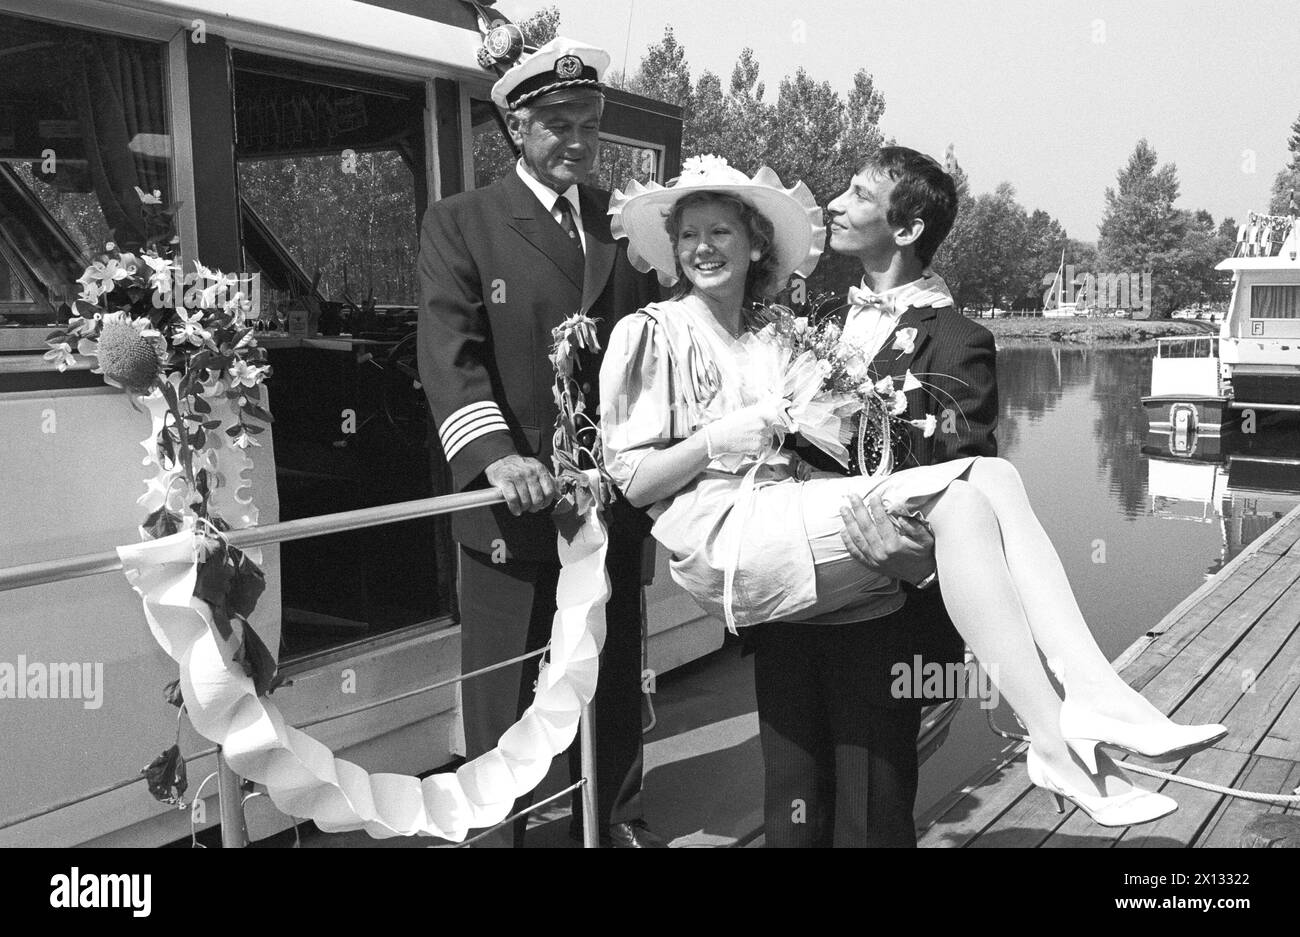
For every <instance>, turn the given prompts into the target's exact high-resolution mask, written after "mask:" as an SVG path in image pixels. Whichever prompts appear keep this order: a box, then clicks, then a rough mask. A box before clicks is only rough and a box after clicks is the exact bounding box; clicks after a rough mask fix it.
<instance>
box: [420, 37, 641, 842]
mask: <svg viewBox="0 0 1300 937" xmlns="http://www.w3.org/2000/svg"><path fill="white" fill-rule="evenodd" d="M608 64H609V55H608V54H607V53H606V52H604V51H603V50H601V49H598V48H595V47H592V46H588V45H584V44H582V43H578V42H574V41H572V40H569V39H564V38H557V39H555V40H553V41H551V42H549V43H547V44H546V45H545V46H543V47H541V48H540V49H538V50H537V51H536V52H534V53H532V54H530V55H526V56H525V57H524V58H523V59H522V60H521V61H520V62H519V63H518V64H517V65H515V66H514V67H513V68H511V69H510V70H509V71H508V72H506V73H505V75H504V76H503V77H502V78H501V79H500V81H498V82H497V83H496V85H495V86H494V87H493V89H492V99H493V100H494V101H495V102H496V104H497V105H498V106H499V107H501V108H502V109H503V110H504V111H505V112H506V124H507V129H508V130H509V133H510V136H511V139H513V141H514V142H515V144H516V145H517V146H518V147H519V149H520V150H521V151H522V154H523V155H522V157H521V158H520V160H519V162H518V164H517V165H516V167H515V169H514V170H512V171H510V172H508V173H507V174H506V175H505V177H504V178H502V179H501V180H499V181H497V182H495V183H494V184H492V185H490V186H487V187H485V188H482V189H477V190H474V191H471V192H465V193H462V194H460V195H455V196H452V197H450V198H447V199H444V200H442V201H440V202H437V203H434V204H432V205H430V206H429V209H428V211H427V212H426V213H425V216H424V221H423V227H422V231H421V238H420V258H419V275H420V288H421V294H422V297H421V298H422V305H421V308H420V320H419V369H420V378H421V381H422V382H423V385H424V387H425V390H426V392H427V393H428V396H429V402H430V406H431V409H432V416H433V419H434V421H435V423H436V425H437V428H438V436H439V439H440V440H441V443H442V448H443V453H444V454H445V456H446V458H447V462H448V464H449V465H450V468H451V474H452V478H453V483H454V487H455V490H456V491H466V490H470V489H475V488H486V487H489V486H491V487H495V488H497V489H498V490H499V491H500V492H501V493H502V495H503V496H504V497H505V504H502V505H497V506H494V507H492V508H490V509H487V508H485V509H479V510H474V511H463V512H459V513H457V514H456V515H454V520H453V526H452V532H453V536H454V537H455V539H456V541H457V542H458V543H459V544H460V556H459V561H460V562H459V567H460V572H459V596H460V620H461V664H462V668H463V672H469V671H471V670H477V669H479V668H481V667H486V666H488V665H491V664H495V663H497V662H499V661H502V660H506V659H509V658H513V657H517V656H519V655H521V654H524V653H525V652H527V651H531V650H535V649H537V648H540V647H542V646H543V645H544V644H545V643H546V641H547V639H548V637H549V634H550V629H551V620H552V617H553V616H554V613H555V587H556V580H557V577H558V575H559V570H560V565H559V559H558V556H557V553H556V545H555V544H556V529H555V525H554V523H553V522H552V520H551V518H550V516H549V508H550V506H551V504H552V502H553V501H554V499H555V496H556V494H557V486H556V481H555V479H554V477H553V475H552V473H551V433H552V429H553V426H554V423H555V418H556V406H555V402H554V400H553V397H552V393H551V384H552V379H553V372H552V368H551V364H550V362H549V360H548V358H547V354H548V352H549V346H550V342H551V329H552V328H554V327H555V326H557V325H559V324H560V322H561V321H562V320H564V319H565V318H566V317H568V316H571V315H573V314H574V313H576V312H578V311H580V310H584V311H586V312H587V314H588V315H590V316H591V317H593V318H595V319H598V320H599V329H598V333H599V336H600V339H601V346H602V347H604V344H605V340H606V339H607V337H608V335H609V332H610V329H611V328H612V327H613V325H614V323H615V322H616V321H617V320H618V318H619V317H620V316H623V315H627V314H629V313H632V312H635V311H636V310H637V309H639V308H641V307H642V306H644V305H645V304H646V303H647V302H651V301H653V300H655V299H657V298H658V296H657V287H656V285H655V283H654V281H653V279H651V278H648V277H646V276H645V275H643V274H640V273H637V272H636V271H635V270H634V269H633V268H632V266H631V265H630V264H629V263H628V260H627V257H626V253H625V247H622V246H619V245H616V244H615V242H614V240H613V238H612V237H611V236H610V229H609V216H608V215H607V214H606V212H607V209H608V204H609V193H608V192H606V191H603V190H601V189H596V188H592V187H591V186H588V185H586V179H587V176H588V174H589V173H590V172H591V169H592V165H593V163H594V162H595V160H596V155H597V150H598V148H599V142H600V141H599V132H600V119H601V113H602V111H603V108H604V95H603V94H602V91H601V84H600V79H601V76H602V75H603V73H604V70H605V68H606V67H607V66H608ZM599 366H600V362H599V359H598V358H596V357H595V356H587V357H586V358H585V359H582V360H581V371H580V375H579V380H584V378H583V377H582V375H586V376H587V379H586V380H587V381H588V383H587V385H586V386H584V387H583V390H584V393H586V395H587V397H588V411H589V412H593V413H594V412H597V403H598V402H597V401H596V400H595V391H596V385H597V381H596V376H597V374H598V372H599ZM607 520H608V524H609V528H610V545H609V553H608V560H607V569H608V572H609V576H610V582H611V586H612V595H611V597H610V600H609V603H608V605H607V607H606V620H607V623H608V633H607V637H606V641H605V647H604V652H603V655H602V658H601V671H600V681H599V684H598V687H597V690H596V696H595V709H596V739H597V745H596V751H597V766H596V769H597V781H598V792H599V819H600V822H601V826H602V829H601V836H602V842H604V843H605V844H608V845H613V846H627V847H658V846H663V845H665V844H664V842H663V840H661V839H660V838H659V837H657V836H655V835H654V834H653V833H652V832H650V831H649V830H648V829H646V826H645V824H644V822H642V819H641V775H642V745H641V701H640V677H641V644H642V631H643V628H644V621H643V620H642V611H641V610H642V603H641V588H642V586H641V554H642V548H643V545H644V542H645V538H646V536H647V534H648V533H649V522H648V520H647V519H646V518H645V517H644V515H642V514H641V513H640V512H639V511H636V510H635V509H633V508H631V507H630V506H629V505H628V504H627V503H626V502H624V501H622V500H621V498H620V500H619V501H618V502H616V503H615V504H613V505H612V506H611V509H610V511H609V513H608V514H607ZM536 674H537V661H536V659H532V660H530V661H528V662H527V663H526V664H523V665H516V666H513V667H510V668H506V669H503V670H498V671H495V672H493V673H491V674H488V675H485V676H481V677H475V678H473V679H471V680H469V681H467V682H466V683H465V684H464V685H463V688H462V703H463V713H464V721H465V742H466V749H467V750H466V756H467V757H469V758H474V757H476V756H478V755H480V754H482V753H483V752H485V751H489V750H491V749H492V748H493V747H495V746H496V744H497V741H498V739H499V738H500V736H501V733H502V732H504V731H505V730H506V729H507V728H509V727H510V726H511V724H513V723H514V721H515V720H516V719H517V718H518V716H519V715H520V714H521V713H522V712H523V711H524V709H526V708H527V706H528V705H529V703H530V702H531V700H532V695H533V683H534V680H535V679H536ZM570 765H571V771H572V773H573V775H574V777H575V778H576V777H577V776H578V774H579V771H578V757H577V745H576V744H575V745H574V746H573V749H571V751H570ZM526 800H531V798H530V797H529V798H521V802H520V803H519V804H517V805H516V808H517V809H518V808H520V807H522V805H523V801H526ZM523 831H524V822H523V821H522V820H521V821H519V822H517V823H516V824H515V825H514V828H513V830H511V829H503V830H501V831H499V832H498V833H497V834H494V835H493V836H492V837H488V838H486V839H485V840H484V841H483V842H484V843H485V844H491V845H503V846H508V845H511V844H513V845H516V846H519V845H522V842H523Z"/></svg>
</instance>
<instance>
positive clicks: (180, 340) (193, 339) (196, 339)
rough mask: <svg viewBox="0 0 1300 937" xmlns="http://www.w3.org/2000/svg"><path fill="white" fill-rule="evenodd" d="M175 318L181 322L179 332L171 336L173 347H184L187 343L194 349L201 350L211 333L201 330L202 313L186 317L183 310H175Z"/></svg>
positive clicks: (197, 312) (198, 312)
mask: <svg viewBox="0 0 1300 937" xmlns="http://www.w3.org/2000/svg"><path fill="white" fill-rule="evenodd" d="M176 317H177V318H178V319H180V320H181V328H180V331H179V332H177V333H176V334H175V335H173V336H172V344H173V345H184V344H186V343H187V342H188V343H189V344H191V345H193V346H194V347H195V348H202V347H203V343H204V342H206V341H208V340H209V339H211V338H212V333H211V332H209V331H208V330H207V329H205V328H203V324H202V323H203V312H202V311H201V310H199V311H196V312H195V313H194V314H193V315H186V314H185V310H183V309H177V310H176Z"/></svg>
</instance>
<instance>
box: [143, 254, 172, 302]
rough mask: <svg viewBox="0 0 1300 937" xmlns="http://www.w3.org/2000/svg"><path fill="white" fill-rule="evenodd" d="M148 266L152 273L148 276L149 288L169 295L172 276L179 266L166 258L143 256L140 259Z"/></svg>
mask: <svg viewBox="0 0 1300 937" xmlns="http://www.w3.org/2000/svg"><path fill="white" fill-rule="evenodd" d="M142 259H143V260H144V262H145V263H146V264H147V265H148V266H149V269H150V270H151V271H152V273H150V274H149V286H150V287H152V288H153V289H155V290H157V291H158V292H160V293H166V294H168V295H170V294H171V287H172V274H173V273H175V272H176V271H177V270H179V269H180V266H179V265H178V264H177V263H176V262H175V261H172V260H168V259H167V258H166V257H155V256H153V255H150V254H145V255H144V257H143V258H142Z"/></svg>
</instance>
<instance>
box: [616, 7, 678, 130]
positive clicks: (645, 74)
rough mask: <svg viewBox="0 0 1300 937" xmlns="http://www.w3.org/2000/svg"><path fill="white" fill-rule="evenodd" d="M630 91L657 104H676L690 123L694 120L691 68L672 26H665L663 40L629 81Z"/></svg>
mask: <svg viewBox="0 0 1300 937" xmlns="http://www.w3.org/2000/svg"><path fill="white" fill-rule="evenodd" d="M628 90H629V91H633V92H635V93H637V94H643V95H645V96H646V97H647V98H654V99H655V100H656V101H664V102H666V103H668V104H676V105H677V106H678V107H680V108H681V109H682V115H683V117H685V119H686V120H687V121H689V120H690V118H691V111H692V108H691V104H692V93H691V67H690V63H689V62H687V61H686V49H685V48H684V47H683V46H682V45H681V43H679V42H678V41H677V37H676V36H675V35H674V34H673V28H672V27H671V26H666V27H664V38H663V39H662V40H661V41H660V42H659V43H658V44H656V45H652V46H650V48H649V49H648V50H647V51H646V54H645V55H644V56H642V58H641V67H640V69H638V70H637V73H636V74H635V75H634V76H633V77H632V79H631V80H630V81H629V82H628Z"/></svg>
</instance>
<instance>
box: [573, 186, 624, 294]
mask: <svg viewBox="0 0 1300 937" xmlns="http://www.w3.org/2000/svg"><path fill="white" fill-rule="evenodd" d="M578 196H579V198H578V200H579V201H580V202H581V203H582V233H583V234H585V235H586V236H587V266H586V271H585V275H584V277H583V283H582V311H583V312H586V311H587V310H589V309H590V308H591V307H592V306H593V305H594V304H595V302H596V300H598V299H599V298H600V294H601V293H603V292H604V291H605V284H606V283H607V282H609V272H610V271H611V270H612V269H614V255H615V254H616V253H617V251H618V247H617V245H616V244H615V243H614V237H613V235H612V234H610V232H609V216H608V215H607V214H605V210H606V206H605V205H602V204H600V200H599V199H597V198H596V197H595V196H594V195H592V193H591V192H590V191H588V190H587V189H586V187H585V186H579V187H578Z"/></svg>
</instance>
